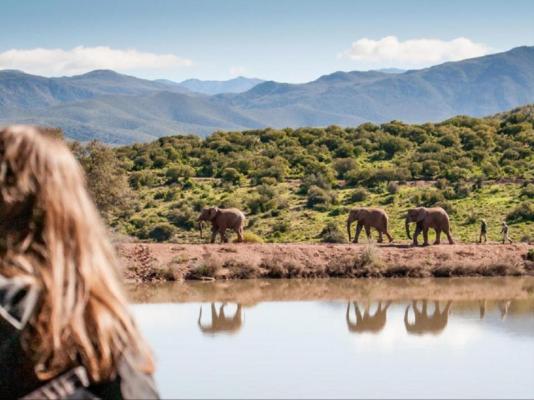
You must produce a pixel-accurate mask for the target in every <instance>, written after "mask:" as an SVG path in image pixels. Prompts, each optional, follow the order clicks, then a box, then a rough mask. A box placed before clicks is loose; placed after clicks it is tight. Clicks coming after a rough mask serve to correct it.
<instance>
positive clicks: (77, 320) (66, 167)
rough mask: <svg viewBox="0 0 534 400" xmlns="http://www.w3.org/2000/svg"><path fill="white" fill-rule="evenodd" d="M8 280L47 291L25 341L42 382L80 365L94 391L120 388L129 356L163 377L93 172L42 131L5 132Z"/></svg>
mask: <svg viewBox="0 0 534 400" xmlns="http://www.w3.org/2000/svg"><path fill="white" fill-rule="evenodd" d="M0 273H3V274H5V275H10V276H13V275H16V276H26V277H28V278H30V279H32V280H33V281H34V282H35V283H36V284H38V285H39V286H40V287H41V291H42V295H41V299H40V302H39V307H38V309H37V311H36V314H35V316H34V318H33V319H32V321H31V323H30V324H29V327H28V329H25V332H24V335H23V338H24V339H23V345H24V348H25V350H26V351H27V353H28V355H29V356H30V357H31V358H32V361H33V362H34V366H35V372H36V374H37V376H38V377H39V378H40V379H49V378H51V377H53V376H55V375H57V374H58V373H61V372H63V371H64V370H65V369H66V368H69V367H71V366H72V365H74V364H76V363H79V362H81V364H82V365H84V366H85V367H86V369H87V370H88V372H89V374H90V376H91V378H92V380H93V381H94V382H100V381H103V380H106V379H111V378H112V377H113V376H114V374H115V373H116V370H117V363H118V361H119V358H120V357H122V356H123V352H124V351H125V349H126V348H128V353H129V354H130V355H132V356H133V357H134V358H135V359H136V360H142V361H141V363H140V365H139V366H138V368H139V369H142V370H143V371H144V372H149V373H150V372H153V363H152V358H151V355H150V352H149V351H148V349H147V346H146V345H145V343H144V341H143V340H142V338H141V336H140V334H139V331H138V329H137V327H136V326H135V324H134V322H133V320H132V318H131V316H130V314H129V312H128V309H127V300H126V297H125V295H124V293H123V289H122V286H121V284H120V280H119V275H118V273H119V271H118V261H117V259H116V256H115V253H114V249H113V248H112V246H111V244H110V240H109V238H108V234H107V230H106V228H105V227H104V225H103V223H102V221H101V219H100V216H99V215H98V212H97V210H96V208H95V206H94V205H93V202H92V201H91V199H90V197H89V195H88V193H87V190H86V185H85V178H84V175H83V172H82V170H81V168H80V166H79V164H78V162H77V161H76V160H75V158H74V156H73V155H72V153H71V152H70V151H69V149H68V148H67V146H66V145H65V143H64V142H63V141H62V140H61V139H58V138H57V137H53V136H52V135H49V134H47V133H46V132H45V131H44V130H42V129H39V128H36V127H29V126H11V127H7V128H5V129H3V130H0Z"/></svg>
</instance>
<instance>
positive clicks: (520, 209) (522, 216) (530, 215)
mask: <svg viewBox="0 0 534 400" xmlns="http://www.w3.org/2000/svg"><path fill="white" fill-rule="evenodd" d="M506 220H507V221H508V222H511V223H517V222H522V221H524V222H527V221H534V204H533V203H532V202H524V203H521V204H519V205H518V206H517V207H516V208H514V209H513V210H512V211H511V212H510V213H509V214H508V215H507V216H506Z"/></svg>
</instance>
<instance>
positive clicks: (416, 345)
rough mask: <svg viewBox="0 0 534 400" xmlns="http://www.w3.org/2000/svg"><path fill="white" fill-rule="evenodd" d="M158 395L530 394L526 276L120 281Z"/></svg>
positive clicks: (530, 290) (533, 318)
mask: <svg viewBox="0 0 534 400" xmlns="http://www.w3.org/2000/svg"><path fill="white" fill-rule="evenodd" d="M129 291H130V296H131V298H132V300H133V301H134V303H135V304H134V305H133V310H134V313H135V316H136V318H137V320H138V323H139V324H140V326H141V329H142V330H143V332H144V334H145V335H146V337H147V338H148V340H149V342H150V344H151V346H152V348H153V350H154V352H155V355H156V358H157V365H158V370H157V374H156V379H157V382H158V385H159V389H160V391H161V395H162V396H163V397H164V398H297V397H298V398H302V397H304V398H325V397H328V398H454V397H456V398H467V397H468V398H488V397H491V398H530V397H531V396H532V395H533V394H534V379H532V377H533V376H534V278H469V279H464V278H457V279H412V280H410V279H393V280H345V279H329V280H287V281H286V280H279V281H277V280H255V281H254V280H251V281H228V282H213V283H203V282H196V283H173V284H172V283H171V284H143V285H138V286H130V287H129Z"/></svg>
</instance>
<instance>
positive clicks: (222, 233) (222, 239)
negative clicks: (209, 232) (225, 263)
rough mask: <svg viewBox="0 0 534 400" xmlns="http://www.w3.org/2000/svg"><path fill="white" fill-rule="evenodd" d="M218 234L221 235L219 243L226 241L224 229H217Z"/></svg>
mask: <svg viewBox="0 0 534 400" xmlns="http://www.w3.org/2000/svg"><path fill="white" fill-rule="evenodd" d="M219 235H220V236H221V243H227V242H228V239H226V229H219Z"/></svg>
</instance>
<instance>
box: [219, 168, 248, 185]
mask: <svg viewBox="0 0 534 400" xmlns="http://www.w3.org/2000/svg"><path fill="white" fill-rule="evenodd" d="M221 179H222V180H223V182H229V183H231V184H233V185H238V184H239V183H240V182H241V180H242V179H243V174H241V173H240V172H239V171H238V170H237V169H235V168H225V169H224V170H223V172H222V173H221Z"/></svg>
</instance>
